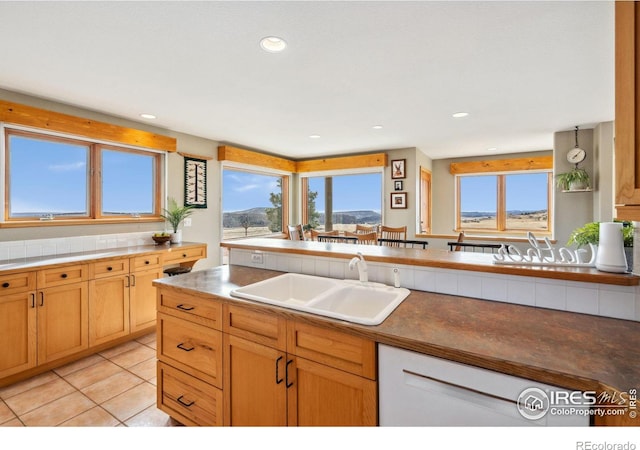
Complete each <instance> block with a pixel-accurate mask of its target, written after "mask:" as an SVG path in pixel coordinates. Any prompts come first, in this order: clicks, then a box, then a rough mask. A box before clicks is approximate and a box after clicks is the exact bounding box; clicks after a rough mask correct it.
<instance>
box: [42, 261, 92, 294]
mask: <svg viewBox="0 0 640 450" xmlns="http://www.w3.org/2000/svg"><path fill="white" fill-rule="evenodd" d="M87 279H89V266H88V265H87V264H76V265H73V266H65V267H55V268H51V269H45V270H40V271H39V272H38V289H44V288H48V287H52V286H60V285H63V284H70V283H77V282H79V281H85V280H87Z"/></svg>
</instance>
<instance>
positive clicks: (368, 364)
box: [287, 321, 376, 380]
mask: <svg viewBox="0 0 640 450" xmlns="http://www.w3.org/2000/svg"><path fill="white" fill-rule="evenodd" d="M287 326H288V329H287V339H288V341H287V351H288V352H289V353H293V354H295V355H297V356H300V357H302V358H307V359H310V360H313V361H317V362H319V363H322V364H326V365H327V366H330V367H335V368H336V369H341V370H344V371H346V372H350V373H353V374H356V375H360V376H363V377H366V378H369V379H371V380H375V379H376V348H375V342H373V341H370V340H368V339H363V338H360V337H357V336H353V335H350V334H347V333H342V332H340V331H335V330H329V329H326V328H321V327H316V326H313V325H307V324H303V323H300V322H294V321H290V322H289V323H288V325H287Z"/></svg>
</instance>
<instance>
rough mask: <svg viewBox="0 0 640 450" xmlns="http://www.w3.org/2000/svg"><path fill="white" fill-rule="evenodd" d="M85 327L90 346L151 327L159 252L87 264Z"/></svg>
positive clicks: (159, 271)
mask: <svg viewBox="0 0 640 450" xmlns="http://www.w3.org/2000/svg"><path fill="white" fill-rule="evenodd" d="M90 269H91V278H92V279H91V280H90V281H89V304H90V307H89V331H90V339H89V344H90V345H91V346H95V345H100V344H103V343H106V342H109V341H112V340H114V339H118V338H120V337H124V336H127V335H129V334H130V333H135V332H137V331H140V330H143V329H147V328H149V327H153V326H154V325H155V321H156V292H155V290H156V288H155V287H154V286H153V284H152V281H153V280H155V279H157V278H162V266H161V259H160V255H154V254H152V255H144V256H139V257H134V258H118V259H112V260H104V261H98V262H95V263H93V264H92V265H91V267H90Z"/></svg>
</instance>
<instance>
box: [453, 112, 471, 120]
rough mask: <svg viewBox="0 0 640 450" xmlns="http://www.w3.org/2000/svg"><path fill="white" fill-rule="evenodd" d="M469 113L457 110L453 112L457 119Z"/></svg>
mask: <svg viewBox="0 0 640 450" xmlns="http://www.w3.org/2000/svg"><path fill="white" fill-rule="evenodd" d="M468 115H469V113H468V112H457V113H453V114H452V115H451V116H452V117H455V118H456V119H459V118H461V117H467V116H468Z"/></svg>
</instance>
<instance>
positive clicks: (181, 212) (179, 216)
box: [160, 198, 193, 233]
mask: <svg viewBox="0 0 640 450" xmlns="http://www.w3.org/2000/svg"><path fill="white" fill-rule="evenodd" d="M167 206H168V207H167V208H163V211H164V212H163V213H162V214H160V216H161V217H162V218H164V220H166V221H167V222H168V223H169V225H171V229H172V230H173V232H174V233H177V232H178V227H179V226H180V224H181V223H182V221H183V220H184V219H186V218H187V217H189V216H190V215H191V214H192V213H193V206H178V203H177V202H176V201H175V199H173V198H169V200H168V205H167Z"/></svg>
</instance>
